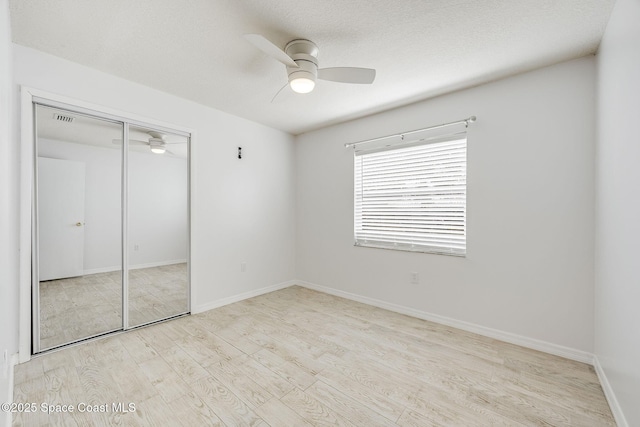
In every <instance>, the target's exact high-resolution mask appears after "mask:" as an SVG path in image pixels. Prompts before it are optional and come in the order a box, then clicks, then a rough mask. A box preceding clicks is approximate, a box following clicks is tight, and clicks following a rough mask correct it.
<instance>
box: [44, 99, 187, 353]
mask: <svg viewBox="0 0 640 427" xmlns="http://www.w3.org/2000/svg"><path fill="white" fill-rule="evenodd" d="M35 112H36V156H37V157H36V159H35V160H36V188H35V195H36V204H35V207H36V214H37V215H36V216H35V217H36V218H35V230H36V236H37V238H36V245H35V248H36V249H35V253H34V261H35V266H36V267H35V277H36V278H37V279H36V280H34V292H33V310H32V311H33V314H34V315H33V352H34V353H39V352H42V351H46V350H49V349H52V348H56V347H60V346H63V345H66V344H69V343H73V342H77V341H81V340H84V339H87V338H91V337H95V336H99V335H103V334H106V333H110V332H113V331H119V330H126V329H130V328H134V327H138V326H141V325H145V324H148V323H152V322H157V321H160V320H163V319H168V318H171V317H175V316H179V315H183V314H187V313H188V312H189V309H190V308H189V307H190V301H189V275H188V257H189V253H188V247H189V208H188V206H189V181H188V176H189V171H188V167H189V165H188V155H189V135H188V134H184V133H183V134H181V133H179V132H175V131H173V132H172V131H168V130H161V129H154V128H151V127H143V126H138V125H135V126H134V125H132V124H129V123H127V122H126V120H124V121H122V122H120V121H113V120H107V119H103V118H100V117H96V116H93V115H92V114H82V113H78V112H73V111H67V110H64V109H59V108H53V107H49V106H44V105H38V104H36V106H35ZM125 135H128V140H126V143H125V142H124V141H125V140H124V139H123V138H125ZM127 146H128V149H127V150H126V151H124V150H123V148H124V147H127ZM123 165H125V167H123ZM123 255H125V256H123Z"/></svg>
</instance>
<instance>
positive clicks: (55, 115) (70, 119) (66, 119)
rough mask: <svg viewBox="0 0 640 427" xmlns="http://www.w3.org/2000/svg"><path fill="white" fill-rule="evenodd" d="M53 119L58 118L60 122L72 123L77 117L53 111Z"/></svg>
mask: <svg viewBox="0 0 640 427" xmlns="http://www.w3.org/2000/svg"><path fill="white" fill-rule="evenodd" d="M53 119H54V120H58V121H60V122H65V123H71V122H73V121H74V120H75V119H76V118H75V117H71V116H65V115H64V114H60V113H53Z"/></svg>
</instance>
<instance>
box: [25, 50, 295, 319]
mask: <svg viewBox="0 0 640 427" xmlns="http://www.w3.org/2000/svg"><path fill="white" fill-rule="evenodd" d="M13 52H14V58H13V60H14V82H15V84H16V85H27V86H30V87H34V88H36V89H41V90H44V91H48V92H52V93H56V94H60V95H64V96H67V97H71V98H75V99H79V100H82V101H85V102H90V103H93V104H98V105H102V106H106V107H109V108H113V109H117V110H120V111H125V112H129V113H133V114H136V115H140V116H144V117H147V118H151V119H154V120H160V121H164V122H167V123H171V124H175V125H178V126H185V127H188V128H191V129H193V130H194V131H195V132H196V137H195V138H194V139H193V144H192V177H191V178H192V210H191V213H192V222H191V226H192V230H191V232H192V242H191V249H192V252H191V260H192V276H191V280H192V286H193V287H194V293H195V296H194V301H193V304H192V308H195V309H198V307H199V306H204V305H208V304H211V303H213V302H215V301H218V300H221V299H223V298H227V297H231V296H234V295H238V294H240V293H243V292H249V291H253V290H256V289H260V288H263V287H266V286H269V285H274V284H278V283H281V282H285V281H288V280H290V279H291V278H292V277H294V252H293V251H294V233H295V225H294V211H295V209H294V206H295V203H294V196H295V192H294V166H293V153H294V146H293V138H292V137H291V136H290V135H288V134H286V133H284V132H280V131H277V130H274V129H271V128H268V127H266V126H263V125H259V124H256V123H253V122H250V121H248V120H244V119H241V118H238V117H235V116H232V115H229V114H226V113H223V112H221V111H218V110H215V109H212V108H208V107H204V106H202V105H200V104H196V103H194V102H190V101H187V100H184V99H181V98H178V97H175V96H172V95H169V94H166V93H163V92H159V91H157V90H153V89H151V88H148V87H145V86H142V85H139V84H136V83H132V82H129V81H126V80H123V79H120V78H117V77H114V76H111V75H108V74H105V73H101V72H99V71H96V70H93V69H90V68H87V67H84V66H81V65H78V64H75V63H72V62H69V61H66V60H63V59H60V58H56V57H54V56H51V55H47V54H44V53H42V52H38V51H36V50H33V49H29V48H25V47H22V46H19V45H14V46H13ZM212 78H215V76H212ZM16 92H18V87H17V86H16ZM14 98H15V106H14V108H15V111H19V108H18V95H16V96H15V97H14ZM18 120H19V118H18V117H16V118H15V126H17V124H18V123H19V122H18ZM16 144H19V138H18V137H16ZM238 146H242V147H243V153H244V154H245V155H244V158H243V159H242V160H238V159H237V156H236V151H237V147H238ZM241 262H246V263H247V271H246V272H245V273H241V272H240V263H241Z"/></svg>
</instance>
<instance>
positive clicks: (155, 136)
mask: <svg viewBox="0 0 640 427" xmlns="http://www.w3.org/2000/svg"><path fill="white" fill-rule="evenodd" d="M146 133H147V134H148V135H149V139H148V140H147V141H141V140H138V139H129V145H148V146H149V148H151V152H152V153H155V154H164V153H169V154H173V153H172V152H171V151H169V150H167V145H171V144H183V142H167V135H165V134H163V133H161V132H156V131H148V132H146ZM112 142H113V143H114V144H122V140H121V139H114V140H113V141H112Z"/></svg>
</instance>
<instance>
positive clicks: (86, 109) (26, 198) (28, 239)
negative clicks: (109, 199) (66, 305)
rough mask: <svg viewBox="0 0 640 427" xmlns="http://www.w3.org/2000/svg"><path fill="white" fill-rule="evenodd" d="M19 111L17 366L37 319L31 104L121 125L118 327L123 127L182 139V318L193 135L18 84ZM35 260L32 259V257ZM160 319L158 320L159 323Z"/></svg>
mask: <svg viewBox="0 0 640 427" xmlns="http://www.w3.org/2000/svg"><path fill="white" fill-rule="evenodd" d="M20 91H21V109H20V142H21V144H20V155H21V160H20V166H21V172H20V230H19V233H20V236H19V237H20V255H19V262H20V272H19V285H20V292H19V296H20V301H19V307H20V308H19V313H20V314H19V315H20V321H19V325H20V329H19V353H18V362H20V363H23V362H27V361H29V360H30V359H31V356H32V331H33V330H34V319H36V318H37V316H36V315H35V313H33V310H35V309H36V308H37V307H36V305H34V304H33V298H32V288H33V286H34V282H35V281H37V279H38V277H37V264H36V262H37V241H36V236H37V234H36V218H35V216H36V215H35V213H34V208H35V206H36V188H35V184H36V183H35V180H34V177H35V167H36V155H37V153H36V151H35V143H34V141H35V135H36V120H35V119H36V117H35V104H40V105H45V106H49V107H53V108H60V109H64V110H69V111H71V112H78V113H80V114H86V115H90V116H94V117H96V118H98V119H106V120H111V121H118V122H123V123H124V131H123V133H124V135H123V136H124V138H125V140H126V142H124V144H123V163H122V177H123V181H122V205H121V209H122V227H121V229H122V272H123V273H122V276H123V318H122V319H123V329H124V330H127V329H129V328H128V327H127V325H128V304H127V301H126V299H127V298H125V295H126V294H125V293H124V292H127V291H128V289H127V276H128V248H127V246H128V242H127V220H126V215H127V200H126V197H127V181H126V179H127V173H128V170H127V166H128V165H127V154H128V153H127V152H126V150H127V148H128V131H129V126H130V125H133V126H142V127H151V128H154V129H157V130H158V131H164V132H167V133H173V134H179V135H183V136H185V137H187V138H188V141H189V142H188V145H187V146H188V154H187V219H188V221H187V299H188V301H187V304H188V311H187V314H189V313H190V312H191V306H192V301H193V287H192V286H191V241H192V239H191V203H192V198H191V183H192V181H191V174H192V168H191V155H192V147H193V143H194V140H195V132H194V131H193V130H192V129H189V128H186V127H184V126H179V125H175V124H171V123H167V122H162V121H158V120H155V119H150V118H147V117H142V116H138V115H134V114H130V113H127V112H123V111H119V110H116V109H112V108H108V107H104V106H101V105H97V104H92V103H88V102H85V101H80V100H77V99H73V98H68V97H65V96H61V95H57V94H52V93H49V92H46V91H42V90H39V89H34V88H30V87H27V86H21V87H20ZM34 257H35V258H34ZM160 320H161V319H160Z"/></svg>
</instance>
